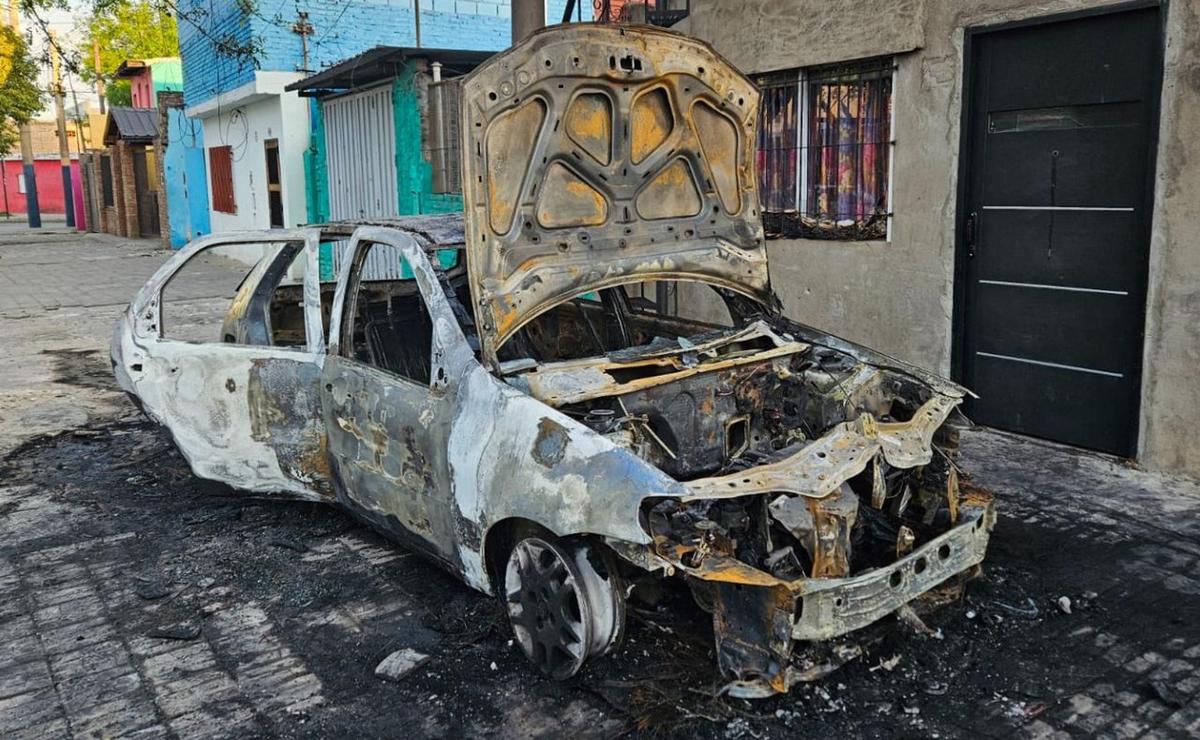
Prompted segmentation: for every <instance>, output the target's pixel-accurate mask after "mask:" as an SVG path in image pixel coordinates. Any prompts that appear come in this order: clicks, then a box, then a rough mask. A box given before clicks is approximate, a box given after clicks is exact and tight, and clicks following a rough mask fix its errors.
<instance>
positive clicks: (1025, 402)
mask: <svg viewBox="0 0 1200 740" xmlns="http://www.w3.org/2000/svg"><path fill="white" fill-rule="evenodd" d="M970 44H971V47H972V54H971V58H972V69H971V74H970V85H969V89H968V95H969V100H970V106H971V107H970V108H969V109H968V112H967V117H966V120H965V124H966V125H967V126H968V129H967V130H966V132H965V133H966V139H967V141H966V144H967V149H966V151H965V153H964V156H965V157H966V160H965V162H966V167H967V171H966V176H965V177H964V179H963V181H962V186H963V187H965V188H966V191H965V193H964V196H965V197H964V199H963V201H962V203H963V206H964V208H963V213H962V214H961V216H960V225H961V227H962V232H963V233H962V235H961V237H960V239H959V267H960V269H959V273H958V274H959V279H960V294H959V298H960V301H959V307H960V314H959V324H958V327H957V328H958V336H957V337H956V339H957V353H958V355H957V360H958V363H959V365H958V367H959V369H960V371H961V375H962V379H963V381H964V382H965V383H966V385H968V386H969V387H970V388H972V389H973V390H974V391H975V392H976V393H978V394H979V396H980V398H979V399H978V400H977V401H974V402H972V403H969V404H968V409H967V411H968V413H969V414H971V415H972V416H973V418H974V419H975V420H976V421H977V422H979V423H981V424H987V425H989V426H994V427H998V428H1001V429H1008V430H1011V431H1015V432H1021V433H1024V434H1030V435H1033V436H1038V437H1045V438H1047V439H1053V440H1057V441H1061V442H1066V443H1069V444H1073V445H1078V446H1081V447H1088V448H1092V449H1096V450H1102V451H1106V452H1111V453H1115V454H1119V455H1129V456H1131V455H1133V454H1134V451H1135V445H1136V441H1137V417H1138V404H1139V397H1140V385H1141V357H1142V334H1143V326H1144V313H1145V310H1144V307H1145V293H1146V287H1145V286H1146V269H1147V267H1146V266H1147V254H1148V250H1149V224H1150V210H1151V208H1150V206H1151V202H1152V189H1151V185H1152V179H1153V164H1154V160H1153V151H1154V146H1155V129H1156V126H1157V120H1158V111H1157V108H1158V97H1159V89H1160V80H1161V75H1162V73H1161V60H1162V49H1161V30H1160V25H1159V11H1158V8H1157V7H1149V8H1141V9H1136V10H1125V11H1121V12H1113V13H1107V14H1103V15H1091V16H1086V17H1075V18H1072V19H1069V20H1061V21H1056V22H1052V23H1044V24H1040V25H1032V26H1023V27H1017V28H1010V29H1007V30H996V31H990V32H979V33H975V34H973V35H972V36H971V41H970Z"/></svg>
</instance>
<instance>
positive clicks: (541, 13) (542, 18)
mask: <svg viewBox="0 0 1200 740" xmlns="http://www.w3.org/2000/svg"><path fill="white" fill-rule="evenodd" d="M545 25H546V4H545V0H512V46H516V44H518V43H521V42H522V41H524V40H526V38H528V37H529V35H530V34H533V32H534V31H536V30H538V29H540V28H544V26H545Z"/></svg>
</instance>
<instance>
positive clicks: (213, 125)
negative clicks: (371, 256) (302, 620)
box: [180, 0, 565, 232]
mask: <svg viewBox="0 0 1200 740" xmlns="http://www.w3.org/2000/svg"><path fill="white" fill-rule="evenodd" d="M564 1H565V0H550V2H549V3H548V6H547V17H548V18H550V19H551V20H557V19H559V18H561V15H562V8H563V4H564ZM181 10H182V11H183V12H184V13H202V14H203V15H204V16H205V18H206V23H205V24H204V30H203V31H201V30H200V29H198V28H195V27H193V26H189V25H188V24H181V25H180V53H181V56H182V58H183V70H184V102H185V105H186V110H187V114H188V115H189V116H191V117H194V118H198V119H200V120H201V121H203V129H204V142H205V147H206V149H207V164H208V176H209V185H210V195H211V201H210V214H211V225H212V230H213V231H214V232H222V231H230V230H237V229H251V228H267V227H290V226H296V225H297V224H301V223H304V222H305V221H307V220H310V219H311V218H314V217H315V215H316V214H315V213H310V211H311V210H312V208H313V206H311V205H310V202H309V201H310V199H309V198H308V197H307V195H308V189H307V187H306V178H305V161H306V160H305V157H306V152H308V151H309V150H310V148H311V147H312V141H313V140H312V136H311V133H312V131H314V130H316V131H320V130H321V125H322V121H321V119H320V118H319V116H320V115H321V112H320V111H321V109H320V107H319V106H318V105H317V104H315V103H311V104H310V101H308V100H306V99H304V98H301V97H300V96H299V95H298V94H297V93H296V92H295V91H289V90H287V89H286V88H287V86H288V85H290V84H291V83H294V82H298V81H300V80H301V79H303V78H305V77H307V76H309V73H311V72H314V71H317V70H320V69H322V68H324V67H327V66H330V65H333V64H336V63H338V62H341V61H343V60H346V59H349V58H352V57H355V56H357V55H358V54H360V53H361V52H363V51H366V50H369V49H373V48H375V47H377V46H392V47H399V48H409V49H427V48H431V49H451V48H452V49H466V50H470V51H494V50H497V49H502V48H504V47H506V46H507V45H508V43H509V37H510V24H511V20H510V18H511V12H510V10H511V8H510V4H509V2H508V0H478V1H477V2H457V3H456V2H451V1H450V0H393V1H392V2H379V1H377V0H375V1H370V2H361V3H341V4H334V3H323V2H312V1H311V0H309V1H306V0H301V1H300V2H298V3H295V4H294V5H292V6H289V8H288V13H289V15H288V16H286V17H284V16H279V15H275V16H267V15H264V14H262V13H261V12H259V11H258V10H257V9H256V8H255V7H252V6H247V5H246V4H245V3H240V2H236V1H235V0H213V1H212V2H207V1H206V2H200V1H199V0H188V1H187V2H184V3H183V4H182V5H181ZM292 13H294V15H292ZM214 39H222V40H223V43H220V44H218V43H215V42H214ZM251 41H257V42H260V43H259V47H260V49H259V52H258V54H257V56H255V57H254V58H253V59H252V58H249V57H247V56H239V55H236V54H231V53H230V49H231V48H232V47H237V46H239V45H249V44H250V42H251ZM321 138H323V137H321ZM401 148H403V147H401ZM371 156H383V153H382V152H380V153H377V154H373V155H371ZM308 158H309V161H310V162H311V161H313V155H312V154H309V155H308Z"/></svg>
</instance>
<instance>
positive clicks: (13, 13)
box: [8, 0, 42, 229]
mask: <svg viewBox="0 0 1200 740" xmlns="http://www.w3.org/2000/svg"><path fill="white" fill-rule="evenodd" d="M8 23H9V25H10V26H12V30H13V33H18V34H19V33H20V32H21V17H20V14H19V13H17V0H10V2H9V5H8ZM20 132H21V179H23V180H24V181H25V218H26V219H28V221H29V228H31V229H40V228H42V212H41V210H40V209H39V208H38V194H37V172H36V171H35V168H34V164H33V134H31V133H30V132H29V121H25V122H24V123H22V124H21V125H20Z"/></svg>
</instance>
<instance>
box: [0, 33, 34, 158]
mask: <svg viewBox="0 0 1200 740" xmlns="http://www.w3.org/2000/svg"><path fill="white" fill-rule="evenodd" d="M37 77H38V66H37V63H36V62H35V61H34V59H33V57H32V56H31V55H30V54H29V47H28V46H27V45H26V44H25V39H23V38H21V36H20V35H19V34H17V33H14V32H13V30H12V29H11V28H9V27H7V26H4V27H0V154H6V153H8V152H9V151H10V150H11V149H12V148H13V145H15V144H16V143H17V126H18V125H20V124H22V123H25V122H26V121H28V120H29V119H30V117H32V116H33V115H34V114H35V113H37V112H38V111H39V110H41V109H42V103H43V94H42V91H41V90H40V89H39V88H38V79H37Z"/></svg>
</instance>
